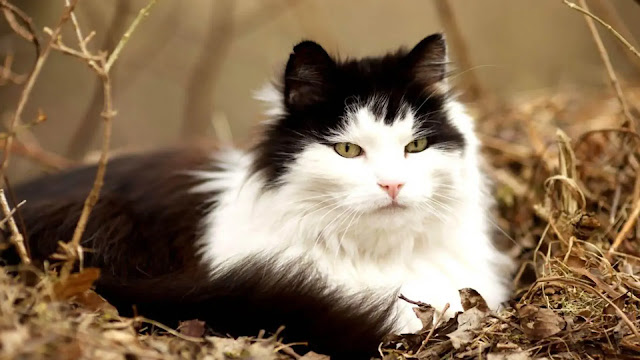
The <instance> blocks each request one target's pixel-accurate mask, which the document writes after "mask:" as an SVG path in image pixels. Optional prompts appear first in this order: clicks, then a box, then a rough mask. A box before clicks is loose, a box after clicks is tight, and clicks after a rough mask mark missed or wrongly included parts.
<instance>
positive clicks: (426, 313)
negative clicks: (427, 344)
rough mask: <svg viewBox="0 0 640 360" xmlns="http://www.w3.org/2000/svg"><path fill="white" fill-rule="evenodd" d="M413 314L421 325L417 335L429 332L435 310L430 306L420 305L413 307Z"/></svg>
mask: <svg viewBox="0 0 640 360" xmlns="http://www.w3.org/2000/svg"><path fill="white" fill-rule="evenodd" d="M413 312H414V313H415V314H416V316H417V317H418V319H420V322H421V323H422V329H421V330H420V331H419V333H422V332H425V331H429V330H431V328H432V327H433V317H434V314H435V312H436V309H434V308H433V306H431V305H426V306H425V305H422V306H416V307H414V308H413Z"/></svg>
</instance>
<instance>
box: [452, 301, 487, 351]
mask: <svg viewBox="0 0 640 360" xmlns="http://www.w3.org/2000/svg"><path fill="white" fill-rule="evenodd" d="M486 316H487V313H486V312H484V311H480V310H478V308H476V307H473V308H471V309H469V310H467V311H465V312H463V313H462V314H459V315H458V329H456V330H455V331H454V332H452V333H450V334H448V335H447V336H448V337H449V339H451V344H452V345H453V347H454V348H456V349H459V348H460V347H462V346H463V345H466V344H468V343H469V342H470V341H471V340H473V337H474V333H473V331H474V330H476V329H478V328H479V327H480V325H481V324H482V320H484V318H485V317H486Z"/></svg>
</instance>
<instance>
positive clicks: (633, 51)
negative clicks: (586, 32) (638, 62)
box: [562, 0, 640, 57]
mask: <svg viewBox="0 0 640 360" xmlns="http://www.w3.org/2000/svg"><path fill="white" fill-rule="evenodd" d="M562 1H564V3H565V4H567V6H569V7H570V8H572V9H573V10H576V11H579V12H581V13H583V14H584V15H585V16H587V17H589V18H591V19H593V20H595V21H597V22H599V23H600V25H602V26H604V27H605V28H607V29H608V30H609V31H610V32H611V33H612V34H613V35H614V36H615V37H616V38H617V39H618V40H620V42H622V43H623V44H624V45H625V46H626V47H627V49H629V51H631V52H632V53H633V54H634V55H635V56H637V57H640V52H638V50H637V49H636V48H634V47H633V45H631V44H630V43H629V41H627V39H625V38H624V37H623V36H622V35H620V33H619V32H617V31H616V30H615V29H614V28H613V27H611V25H609V24H607V23H606V22H604V21H603V20H602V19H600V18H599V17H597V16H595V15H594V14H592V13H590V12H589V9H587V8H586V7H584V6H583V7H580V6H578V5H576V4H574V3H572V2H569V1H567V0H562ZM581 5H582V4H581Z"/></svg>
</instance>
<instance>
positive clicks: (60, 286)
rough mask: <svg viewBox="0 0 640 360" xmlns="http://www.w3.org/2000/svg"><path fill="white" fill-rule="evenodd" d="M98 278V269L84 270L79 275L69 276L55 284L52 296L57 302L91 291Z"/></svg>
mask: <svg viewBox="0 0 640 360" xmlns="http://www.w3.org/2000/svg"><path fill="white" fill-rule="evenodd" d="M98 277H100V269H98V268H85V269H84V270H82V271H81V272H79V273H75V274H71V275H69V277H68V278H67V279H66V280H65V281H60V282H57V283H55V284H54V286H53V294H54V296H55V297H56V299H58V300H65V299H69V298H71V297H73V296H76V295H79V294H82V293H83V292H85V291H87V290H89V289H91V286H93V283H94V281H96V280H97V279H98Z"/></svg>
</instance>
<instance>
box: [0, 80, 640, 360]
mask: <svg viewBox="0 0 640 360" xmlns="http://www.w3.org/2000/svg"><path fill="white" fill-rule="evenodd" d="M603 93H604V92H603V91H601V92H599V93H594V94H588V93H585V92H584V91H575V90H568V91H559V92H556V93H553V94H549V93H543V94H538V95H536V94H527V95H524V96H522V97H521V98H518V99H514V101H512V102H510V103H509V104H501V105H499V106H485V107H484V109H483V111H478V116H477V117H478V130H479V133H480V135H481V137H482V141H483V144H484V146H485V153H486V155H487V159H488V161H487V164H486V172H487V173H488V175H490V177H491V178H492V179H493V180H494V182H495V195H496V199H497V206H496V212H495V223H496V225H497V227H499V228H501V229H502V230H503V235H502V236H503V237H504V240H505V241H504V245H505V251H509V252H510V253H511V254H513V256H514V257H517V258H518V260H519V261H518V262H519V264H520V265H521V266H520V267H519V269H518V271H517V273H516V274H515V277H514V280H513V281H514V288H515V290H514V293H513V297H512V299H511V301H510V303H509V306H508V307H507V308H506V309H504V310H501V311H499V312H491V311H489V310H488V309H487V308H486V304H485V303H484V300H482V298H481V297H480V296H478V295H477V293H475V292H474V291H473V290H469V289H467V290H463V291H461V299H462V302H463V305H464V308H465V312H464V313H461V314H458V315H457V316H456V317H454V318H452V319H450V320H448V321H438V315H437V314H435V313H434V311H433V309H431V308H430V307H429V306H428V305H427V304H417V305H416V314H417V316H419V317H420V318H421V319H422V320H423V322H424V323H425V327H424V329H423V330H422V331H421V332H420V333H418V334H409V335H391V336H388V337H387V338H386V339H385V341H384V342H383V343H382V344H381V345H380V349H379V350H380V357H381V358H384V359H440V358H445V359H490V360H499V359H504V360H507V359H508V360H526V359H542V358H546V359H640V355H638V354H640V332H639V330H638V329H639V328H640V241H639V239H640V236H639V234H640V231H639V227H638V224H637V223H636V221H635V220H636V219H637V218H638V213H639V212H640V176H638V172H639V171H640V156H639V155H640V153H639V152H638V145H639V144H640V136H638V134H637V133H636V132H635V130H634V129H635V128H636V123H635V122H633V121H632V122H630V121H629V120H628V119H627V118H625V117H624V116H622V115H621V114H620V112H619V110H618V109H619V107H618V103H617V100H616V98H615V97H609V96H605V95H602V94H603ZM627 96H628V99H627V100H628V102H629V104H630V106H631V107H632V109H631V110H632V115H633V116H634V117H635V118H636V120H634V121H637V119H640V113H639V111H638V107H640V91H627ZM1 270H2V271H0V358H2V359H4V358H7V359H9V358H45V357H46V358H88V359H89V358H105V359H109V358H114V359H122V358H134V357H135V358H141V359H157V358H188V359H195V358H202V359H204V358H206V359H232V358H233V359H236V358H238V359H249V358H253V359H292V358H300V356H298V355H297V354H296V352H295V351H296V350H298V349H303V347H301V346H299V345H293V346H289V345H283V344H281V343H280V342H279V341H278V337H277V335H276V336H272V337H265V336H260V335H259V334H257V335H258V336H257V337H256V338H243V339H238V340H233V339H226V338H218V337H207V336H203V335H204V334H205V324H203V323H201V322H198V321H188V322H186V323H183V325H182V326H181V327H180V328H179V329H177V330H173V329H167V328H165V327H163V326H162V324H158V323H155V322H153V320H151V319H144V318H134V319H124V318H120V317H118V315H117V312H116V311H115V309H114V308H113V307H111V306H110V305H109V304H108V303H106V302H105V301H104V300H103V299H102V298H100V297H99V296H98V295H96V294H95V293H94V292H92V291H91V290H90V286H91V283H92V281H93V279H95V278H96V277H97V275H98V274H97V273H96V272H95V271H93V270H91V269H86V270H85V271H83V272H82V273H79V274H73V275H72V276H71V278H70V280H69V281H67V282H66V283H65V284H60V283H59V282H56V279H55V278H54V277H51V276H48V275H45V274H43V273H39V272H37V271H36V270H28V269H27V270H22V271H23V275H24V276H23V277H22V278H23V279H24V278H27V277H29V278H32V280H34V281H31V283H32V284H31V285H25V283H24V282H23V281H21V280H18V279H17V278H15V277H13V276H10V275H8V273H7V271H8V270H10V269H1ZM27 274H29V275H28V276H27ZM415 300H419V299H415ZM434 319H435V321H434ZM434 322H435V324H436V325H435V326H432V324H433V323H434ZM149 328H151V329H152V330H154V331H152V332H151V333H152V334H153V335H142V334H141V330H145V329H149ZM147 333H148V332H147ZM300 352H302V351H300ZM322 358H324V357H323V356H321V355H317V354H308V355H306V356H304V359H322Z"/></svg>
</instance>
